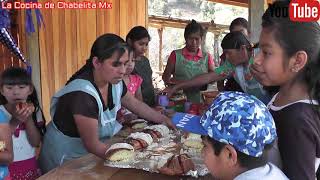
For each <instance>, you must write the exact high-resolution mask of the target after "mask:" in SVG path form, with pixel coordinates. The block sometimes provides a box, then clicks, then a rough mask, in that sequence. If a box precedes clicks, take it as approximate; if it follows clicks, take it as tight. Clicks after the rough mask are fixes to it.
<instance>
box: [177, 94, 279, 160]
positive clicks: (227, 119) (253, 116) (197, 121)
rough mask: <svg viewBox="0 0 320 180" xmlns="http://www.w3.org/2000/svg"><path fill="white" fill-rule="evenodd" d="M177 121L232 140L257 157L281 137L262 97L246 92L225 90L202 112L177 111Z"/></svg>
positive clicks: (198, 131)
mask: <svg viewBox="0 0 320 180" xmlns="http://www.w3.org/2000/svg"><path fill="white" fill-rule="evenodd" d="M173 123H174V124H175V125H176V127H177V128H181V129H183V130H185V131H188V132H192V133H196V134H201V135H207V136H209V137H210V138H212V139H215V140H216V141H219V142H222V143H226V144H230V145H232V146H233V147H234V148H235V149H237V150H238V151H240V152H243V153H244V154H247V155H249V156H253V157H260V156H261V155H262V153H263V150H264V146H265V145H266V144H270V143H272V142H273V141H274V140H275V138H276V137H277V133H276V127H275V123H274V120H273V118H272V115H271V114H270V112H269V110H268V108H267V107H266V106H265V104H263V102H261V101H260V100H259V99H257V98H256V97H254V96H252V95H248V94H245V93H242V92H231V91H225V92H221V93H220V94H219V95H218V96H217V97H216V98H215V99H214V101H213V102H212V104H211V105H210V107H209V108H208V110H207V111H206V112H205V113H204V114H203V115H202V116H196V115H192V114H185V113H176V114H175V116H174V117H173Z"/></svg>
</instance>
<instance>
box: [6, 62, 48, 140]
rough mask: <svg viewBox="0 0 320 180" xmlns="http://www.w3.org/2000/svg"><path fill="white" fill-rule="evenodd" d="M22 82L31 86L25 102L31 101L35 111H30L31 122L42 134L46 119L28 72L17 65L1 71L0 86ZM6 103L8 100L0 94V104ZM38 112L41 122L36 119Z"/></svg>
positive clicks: (20, 83) (44, 130) (44, 129)
mask: <svg viewBox="0 0 320 180" xmlns="http://www.w3.org/2000/svg"><path fill="white" fill-rule="evenodd" d="M22 84H23V85H28V86H30V87H31V88H33V91H32V93H31V94H30V95H29V96H28V98H27V102H28V103H32V104H33V106H34V107H35V111H34V112H33V113H32V119H33V122H34V123H35V126H36V127H37V129H38V130H39V132H40V134H41V135H42V136H43V135H44V133H45V132H46V128H45V124H46V123H45V122H46V120H45V117H44V115H43V111H42V109H41V106H40V103H39V99H38V95H37V91H36V89H35V87H34V85H33V84H32V80H31V76H30V75H29V74H28V72H27V70H26V69H23V68H19V67H10V68H8V69H6V70H4V71H3V73H2V74H1V83H0V85H1V88H2V87H3V85H22ZM7 103H8V101H7V99H6V97H4V96H3V95H2V94H0V104H1V105H5V104H7ZM38 112H40V114H41V116H42V120H43V123H41V124H39V123H38V121H37V118H38V117H37V113H38Z"/></svg>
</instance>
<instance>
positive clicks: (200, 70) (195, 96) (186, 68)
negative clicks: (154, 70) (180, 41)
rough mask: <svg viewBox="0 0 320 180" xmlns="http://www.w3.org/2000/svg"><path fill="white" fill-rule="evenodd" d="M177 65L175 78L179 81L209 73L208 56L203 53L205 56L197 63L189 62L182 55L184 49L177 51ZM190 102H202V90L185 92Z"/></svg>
mask: <svg viewBox="0 0 320 180" xmlns="http://www.w3.org/2000/svg"><path fill="white" fill-rule="evenodd" d="M175 52H176V64H175V72H174V75H173V76H174V78H175V79H177V80H189V79H192V78H193V77H195V76H198V75H200V74H204V73H208V54H207V53H205V52H202V54H203V55H204V56H203V57H202V58H201V59H199V60H198V61H197V62H196V61H192V60H187V59H185V57H184V56H183V55H182V49H179V50H176V51H175ZM184 93H185V95H186V96H187V99H188V101H191V102H193V103H199V102H202V98H201V96H200V88H190V89H186V90H184Z"/></svg>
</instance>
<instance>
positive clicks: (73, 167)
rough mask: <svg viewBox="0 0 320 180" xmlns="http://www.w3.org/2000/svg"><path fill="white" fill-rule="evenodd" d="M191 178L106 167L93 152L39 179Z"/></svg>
mask: <svg viewBox="0 0 320 180" xmlns="http://www.w3.org/2000/svg"><path fill="white" fill-rule="evenodd" d="M128 178H130V180H148V179H152V180H164V179H165V180H174V179H179V180H193V179H196V178H192V177H190V176H182V177H180V176H166V175H163V174H158V173H150V172H147V171H143V170H138V169H119V168H112V167H106V166H104V165H103V160H102V159H100V158H98V157H97V156H95V155H93V154H89V155H86V156H84V157H81V158H79V159H74V160H71V161H69V162H66V163H65V164H63V165H62V166H60V167H57V168H55V169H53V170H51V171H50V172H48V173H47V174H45V175H43V176H41V177H40V178H39V179H40V180H44V179H49V180H56V179H68V180H88V179H103V180H123V179H128ZM198 179H201V180H209V179H211V176H209V175H208V176H205V177H199V178H198Z"/></svg>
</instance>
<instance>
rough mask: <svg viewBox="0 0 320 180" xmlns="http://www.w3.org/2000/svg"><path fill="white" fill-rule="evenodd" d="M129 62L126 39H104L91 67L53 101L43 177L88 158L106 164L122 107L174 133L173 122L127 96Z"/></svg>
mask: <svg viewBox="0 0 320 180" xmlns="http://www.w3.org/2000/svg"><path fill="white" fill-rule="evenodd" d="M130 58H132V53H129V50H128V47H127V46H126V45H125V44H124V40H123V39H122V38H120V37H119V36H117V35H114V34H104V35H102V36H100V37H99V38H98V39H97V40H96V41H95V42H94V44H93V46H92V48H91V55H90V58H89V59H88V60H87V62H86V64H85V65H84V66H83V67H82V68H81V69H80V70H79V71H78V72H76V73H75V74H74V75H73V76H72V77H71V78H70V80H69V81H68V82H67V84H66V85H65V86H64V87H63V88H62V89H61V90H60V91H58V92H57V93H56V94H55V95H54V96H53V97H52V100H51V107H50V114H51V117H52V121H51V122H50V123H49V124H48V127H47V132H46V134H45V136H44V140H43V145H42V149H41V152H40V157H39V162H40V167H41V168H42V170H43V172H44V173H46V172H48V171H49V170H51V169H53V168H55V167H57V166H59V165H61V164H62V163H64V162H66V161H68V160H71V159H75V158H78V157H81V156H83V155H85V154H87V153H93V154H95V155H96V156H98V157H100V158H103V159H104V158H105V152H106V150H107V148H108V147H109V145H108V144H107V143H105V141H106V139H108V138H110V137H112V136H113V135H115V134H116V133H117V132H118V131H119V130H120V129H121V127H122V126H121V124H119V123H118V122H117V121H116V113H117V111H118V110H119V109H120V107H121V105H123V106H124V107H126V108H127V109H129V110H130V111H132V112H134V113H135V114H137V115H139V116H140V117H142V118H145V119H147V120H150V121H153V122H156V123H166V124H167V125H169V126H171V127H173V126H172V124H171V120H170V119H168V118H167V117H165V116H163V115H161V114H160V113H157V112H156V111H154V110H153V109H151V108H150V107H149V106H147V105H146V104H144V103H143V102H141V101H139V100H137V99H135V98H134V97H133V96H132V95H130V93H126V92H127V89H126V86H125V83H123V80H122V78H123V75H124V73H125V68H126V67H125V66H126V63H127V62H128V61H129V59H130Z"/></svg>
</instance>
